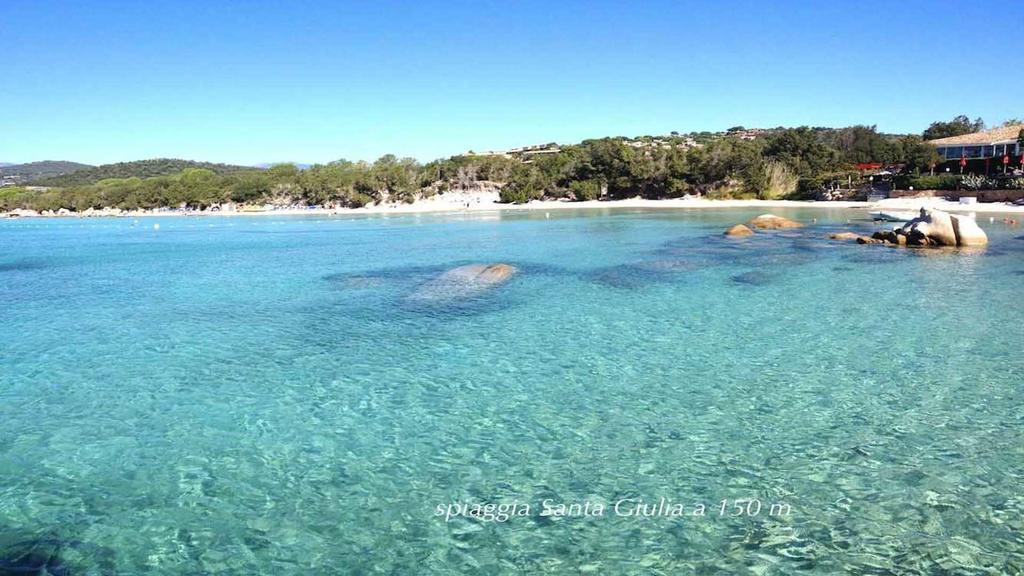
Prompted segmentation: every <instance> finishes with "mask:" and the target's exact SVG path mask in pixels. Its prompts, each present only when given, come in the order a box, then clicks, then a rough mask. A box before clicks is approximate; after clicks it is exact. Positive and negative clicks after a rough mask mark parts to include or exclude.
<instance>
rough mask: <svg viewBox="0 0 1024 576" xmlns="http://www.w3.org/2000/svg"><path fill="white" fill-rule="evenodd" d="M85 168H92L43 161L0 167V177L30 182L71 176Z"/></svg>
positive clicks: (83, 165)
mask: <svg viewBox="0 0 1024 576" xmlns="http://www.w3.org/2000/svg"><path fill="white" fill-rule="evenodd" d="M86 168H92V166H90V165H88V164H79V163H78V162H66V161H63V160H43V161H41V162H28V163H26V164H7V165H0V177H3V178H5V179H9V180H14V181H18V182H31V181H33V180H40V179H43V178H52V177H55V176H64V175H68V174H72V173H74V172H78V171H79V170H85V169H86Z"/></svg>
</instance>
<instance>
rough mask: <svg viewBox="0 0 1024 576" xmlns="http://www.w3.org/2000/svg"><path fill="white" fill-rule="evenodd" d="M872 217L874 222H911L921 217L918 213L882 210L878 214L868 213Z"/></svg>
mask: <svg viewBox="0 0 1024 576" xmlns="http://www.w3.org/2000/svg"><path fill="white" fill-rule="evenodd" d="M868 214H870V215H871V219H872V220H884V221H886V222H910V221H911V220H913V219H914V218H917V217H918V216H920V213H918V212H906V211H888V210H880V211H878V212H868Z"/></svg>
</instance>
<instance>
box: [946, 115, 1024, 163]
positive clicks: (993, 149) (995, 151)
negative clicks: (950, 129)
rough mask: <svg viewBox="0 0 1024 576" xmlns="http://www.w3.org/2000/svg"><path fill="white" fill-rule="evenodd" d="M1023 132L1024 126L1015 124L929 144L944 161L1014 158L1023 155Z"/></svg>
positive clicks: (951, 137)
mask: <svg viewBox="0 0 1024 576" xmlns="http://www.w3.org/2000/svg"><path fill="white" fill-rule="evenodd" d="M1021 130H1024V124H1015V125H1013V126H1004V127H1002V128H994V129H992V130H983V131H981V132H975V133H973V134H963V135H961V136H950V137H948V138H938V139H936V140H929V141H928V143H929V144H932V145H934V146H935V148H936V149H938V151H939V155H940V156H942V158H943V159H944V160H960V159H961V158H966V159H967V160H977V159H985V158H1002V157H1003V156H1006V155H1009V156H1010V157H1011V158H1012V157H1013V156H1019V155H1020V154H1021V146H1020V142H1018V138H1019V137H1020V134H1021Z"/></svg>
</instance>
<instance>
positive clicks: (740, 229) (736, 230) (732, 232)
mask: <svg viewBox="0 0 1024 576" xmlns="http://www.w3.org/2000/svg"><path fill="white" fill-rule="evenodd" d="M753 234H754V231H753V230H751V229H750V228H747V227H746V226H744V225H743V224H737V225H735V226H733V227H732V228H729V229H728V230H726V231H725V235H726V236H751V235H753Z"/></svg>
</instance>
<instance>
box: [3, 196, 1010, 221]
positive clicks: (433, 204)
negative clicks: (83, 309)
mask: <svg viewBox="0 0 1024 576" xmlns="http://www.w3.org/2000/svg"><path fill="white" fill-rule="evenodd" d="M623 208H626V209H671V210H680V209H698V210H709V209H711V210H713V209H722V208H763V209H765V210H770V209H807V208H810V209H832V210H835V209H859V210H864V211H907V210H914V211H916V210H919V209H921V208H929V209H933V208H935V209H939V210H945V211H948V212H963V213H971V212H983V213H989V214H1024V206H1018V205H1013V204H1007V203H977V204H960V203H959V202H955V201H951V200H945V199H943V198H937V197H917V198H888V199H884V200H880V201H876V202H866V201H813V200H709V199H704V198H691V199H681V198H677V199H664V200H648V199H644V198H640V197H635V198H626V199H621V200H589V201H583V202H574V201H564V200H534V201H531V202H528V203H526V204H503V203H500V202H498V194H497V193H496V192H463V193H446V194H441V195H438V196H434V197H431V198H426V199H423V200H419V201H417V202H415V203H412V204H407V203H396V204H381V205H372V206H365V207H362V208H324V207H314V208H296V207H280V208H276V207H270V206H268V207H264V208H261V209H241V210H179V209H156V210H127V211H126V210H116V209H110V208H106V209H101V210H92V211H86V212H60V213H47V212H44V213H33V212H32V211H26V210H15V211H12V212H0V218H3V219H7V218H15V219H16V218H90V217H121V218H150V217H178V216H183V217H184V216H300V215H301V216H344V215H380V214H445V213H449V214H460V213H476V212H531V211H552V210H594V209H599V210H609V209H623Z"/></svg>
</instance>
